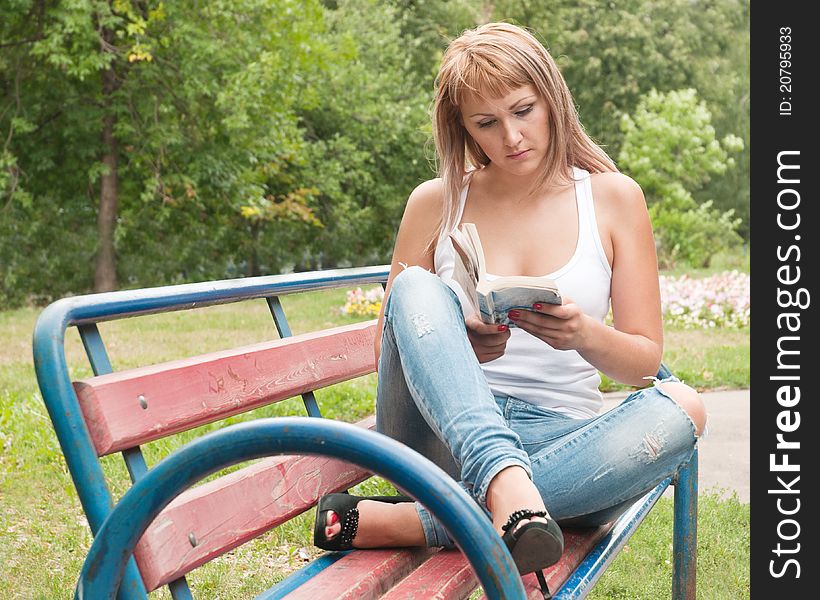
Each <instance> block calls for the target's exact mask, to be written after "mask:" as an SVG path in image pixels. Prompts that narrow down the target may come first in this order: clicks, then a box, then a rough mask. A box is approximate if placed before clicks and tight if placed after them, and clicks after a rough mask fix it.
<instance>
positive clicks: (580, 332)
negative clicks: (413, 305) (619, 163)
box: [516, 173, 663, 387]
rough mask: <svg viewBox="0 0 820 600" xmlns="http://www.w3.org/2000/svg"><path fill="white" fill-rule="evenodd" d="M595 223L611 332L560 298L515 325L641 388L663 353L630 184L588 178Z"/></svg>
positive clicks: (641, 208)
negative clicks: (608, 280) (603, 250)
mask: <svg viewBox="0 0 820 600" xmlns="http://www.w3.org/2000/svg"><path fill="white" fill-rule="evenodd" d="M593 190H594V195H595V196H596V197H597V198H600V199H601V201H600V202H596V205H595V208H596V216H597V219H598V223H599V230H600V231H601V238H602V240H603V242H604V245H605V246H606V247H608V249H609V250H610V252H608V254H610V253H611V260H612V284H611V291H610V297H611V302H612V316H613V325H614V326H613V327H609V326H607V325H604V324H603V323H600V322H598V321H596V320H595V319H593V318H592V317H589V316H588V315H586V314H584V313H583V312H582V311H581V309H580V307H579V306H578V305H577V304H575V303H574V302H572V300H571V299H565V303H564V305H563V306H550V305H544V306H543V307H542V308H541V310H540V311H538V313H540V314H538V313H533V312H530V311H521V316H520V319H519V320H517V321H516V323H517V324H518V325H519V326H521V327H522V329H525V330H527V331H529V332H530V333H532V334H533V335H535V336H537V337H539V338H541V339H542V340H544V341H545V342H547V343H548V344H550V345H551V346H553V347H554V348H558V349H561V350H577V351H578V352H579V353H580V354H581V356H583V357H584V359H585V360H587V361H588V362H589V363H590V364H592V365H593V366H595V367H596V368H597V369H599V370H600V371H602V372H603V373H605V374H606V375H607V376H609V377H611V378H613V379H615V380H616V381H620V382H622V383H626V384H629V385H635V386H639V387H642V386H644V385H646V381H645V380H644V379H643V378H644V377H646V376H648V375H655V374H656V373H657V372H658V367H659V366H660V361H661V354H662V351H663V326H662V322H661V303H660V288H659V284H658V265H657V257H656V254H655V241H654V237H653V235H652V225H651V223H650V220H649V213H648V212H647V210H646V201H645V200H644V196H643V192H642V191H641V189H640V187H639V186H638V184H636V183H635V182H634V181H633V180H632V179H630V178H629V177H626V176H624V175H621V174H619V173H607V174H601V175H598V176H596V177H595V178H594V179H593Z"/></svg>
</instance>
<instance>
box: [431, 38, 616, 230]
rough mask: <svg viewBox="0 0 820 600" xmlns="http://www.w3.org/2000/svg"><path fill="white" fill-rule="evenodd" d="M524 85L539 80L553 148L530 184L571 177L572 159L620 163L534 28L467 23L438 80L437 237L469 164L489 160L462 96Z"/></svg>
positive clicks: (450, 218) (593, 168)
mask: <svg viewBox="0 0 820 600" xmlns="http://www.w3.org/2000/svg"><path fill="white" fill-rule="evenodd" d="M525 85H532V86H534V87H535V88H536V90H537V91H538V94H539V95H540V96H541V98H542V99H543V100H544V101H545V103H546V105H547V111H548V113H549V135H550V144H549V149H548V150H547V156H546V157H545V158H546V160H545V165H544V171H543V172H542V173H541V175H540V176H539V177H538V179H537V180H536V182H535V184H534V188H533V190H535V189H538V188H540V187H541V186H542V185H544V184H545V183H547V182H553V181H554V182H568V176H567V174H568V173H569V172H570V168H571V167H573V166H576V167H580V168H582V169H586V170H587V171H589V172H590V173H600V172H606V171H617V168H616V166H615V163H614V162H613V161H612V160H611V159H610V158H609V156H607V154H606V153H605V152H604V151H603V150H602V149H601V148H600V147H598V145H597V144H595V142H593V141H592V139H590V137H589V136H588V135H587V134H586V132H585V131H584V129H583V127H582V125H581V123H580V121H579V119H578V111H577V110H576V108H575V103H574V101H573V99H572V94H570V91H569V88H568V87H567V84H566V82H565V81H564V78H563V76H562V75H561V73H560V72H559V71H558V66H557V65H556V64H555V61H554V60H553V59H552V56H550V54H549V52H547V50H546V48H544V46H542V45H541V43H539V42H538V40H537V39H536V38H535V37H534V36H533V35H532V34H531V33H530V32H528V31H527V30H525V29H523V28H521V27H518V26H515V25H511V24H509V23H488V24H486V25H481V26H480V27H477V28H475V29H468V30H466V31H465V32H464V33H462V34H461V35H460V36H459V37H458V38H456V39H455V40H453V41H452V42H451V43H450V45H449V46H448V47H447V51H446V52H445V53H444V56H443V57H442V62H441V68H440V69H439V72H438V75H437V76H436V80H435V99H434V101H433V107H432V121H433V123H432V124H433V141H434V143H435V148H436V155H437V159H438V175H439V177H441V178H442V180H443V182H444V210H443V213H442V215H441V221H440V223H439V227H438V230H437V235H436V239H440V238H441V236H442V235H446V233H447V232H449V231H450V230H451V229H452V228H453V227H454V226H455V225H456V223H455V219H456V215H457V213H458V198H459V194H460V193H461V189H462V186H463V185H464V178H465V176H466V175H467V172H468V171H469V170H472V169H473V168H480V167H482V166H485V165H487V164H489V163H490V159H489V158H488V157H487V155H486V154H485V153H484V152H483V151H482V150H481V148H480V147H479V145H478V144H477V143H476V142H475V140H473V138H472V137H471V136H470V135H469V134H468V133H467V130H466V129H465V128H464V125H463V123H462V120H461V114H460V110H459V107H460V106H461V103H462V102H463V101H464V99H465V97H466V96H467V95H469V94H481V95H483V96H485V97H493V98H498V97H501V96H504V95H506V94H508V93H509V92H511V91H513V90H515V89H517V88H519V87H522V86H525ZM434 241H435V240H430V242H431V243H433V242H434Z"/></svg>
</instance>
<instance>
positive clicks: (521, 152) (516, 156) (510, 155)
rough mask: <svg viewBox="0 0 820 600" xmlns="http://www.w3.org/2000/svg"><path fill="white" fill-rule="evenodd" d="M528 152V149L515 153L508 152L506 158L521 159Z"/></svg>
mask: <svg viewBox="0 0 820 600" xmlns="http://www.w3.org/2000/svg"><path fill="white" fill-rule="evenodd" d="M529 152H530V151H529V149H527V150H521V151H520V152H516V153H515V154H508V155H507V158H511V159H513V160H518V159H522V158H524V157H525V156H527V154H529Z"/></svg>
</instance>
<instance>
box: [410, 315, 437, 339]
mask: <svg viewBox="0 0 820 600" xmlns="http://www.w3.org/2000/svg"><path fill="white" fill-rule="evenodd" d="M410 322H411V323H413V326H414V327H415V328H416V335H417V336H419V337H424V336H425V335H427V334H428V333H433V326H432V325H430V321H428V320H427V315H425V314H424V313H414V314H412V315H410Z"/></svg>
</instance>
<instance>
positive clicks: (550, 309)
mask: <svg viewBox="0 0 820 600" xmlns="http://www.w3.org/2000/svg"><path fill="white" fill-rule="evenodd" d="M531 310H532V312H537V313H539V314H542V315H549V316H551V317H557V318H559V319H568V318H569V317H570V316H571V315H572V310H571V309H569V308H568V304H547V303H546V302H544V303H539V302H536V303H535V304H533V305H532V309H531Z"/></svg>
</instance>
